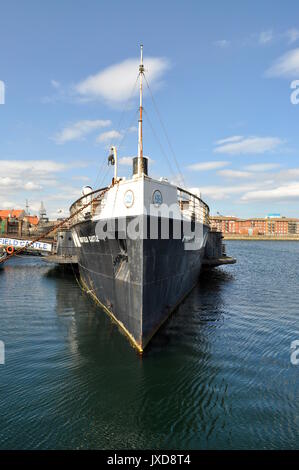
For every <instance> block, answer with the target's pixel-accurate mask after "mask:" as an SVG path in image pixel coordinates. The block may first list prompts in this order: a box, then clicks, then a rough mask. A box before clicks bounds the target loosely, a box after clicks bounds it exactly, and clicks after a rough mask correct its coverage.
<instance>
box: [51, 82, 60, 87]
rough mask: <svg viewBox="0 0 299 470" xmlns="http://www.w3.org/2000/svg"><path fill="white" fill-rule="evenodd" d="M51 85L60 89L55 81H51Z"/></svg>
mask: <svg viewBox="0 0 299 470" xmlns="http://www.w3.org/2000/svg"><path fill="white" fill-rule="evenodd" d="M51 85H52V87H53V88H60V83H59V82H58V81H57V80H51Z"/></svg>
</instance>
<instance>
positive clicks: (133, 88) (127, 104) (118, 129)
mask: <svg viewBox="0 0 299 470" xmlns="http://www.w3.org/2000/svg"><path fill="white" fill-rule="evenodd" d="M138 79H139V74H138V75H137V77H136V80H135V82H134V85H133V87H132V89H131V91H130V94H129V97H128V99H127V100H126V101H125V104H124V106H123V109H122V112H121V115H120V118H119V121H118V124H117V126H116V132H117V133H120V127H121V124H122V121H123V118H124V116H125V113H126V112H127V111H128V109H129V103H130V101H131V99H132V97H133V94H134V92H135V88H136V85H137V82H138ZM125 136H126V132H125V134H124V135H123V137H122V140H121V143H122V142H123V140H124V137H125ZM111 145H112V141H110V143H109V149H110V147H111ZM105 161H106V156H104V158H103V161H102V165H101V167H100V169H99V171H98V173H97V176H96V179H95V182H94V185H93V187H95V186H96V184H97V182H98V179H99V177H100V174H101V172H102V171H103V168H104V165H105Z"/></svg>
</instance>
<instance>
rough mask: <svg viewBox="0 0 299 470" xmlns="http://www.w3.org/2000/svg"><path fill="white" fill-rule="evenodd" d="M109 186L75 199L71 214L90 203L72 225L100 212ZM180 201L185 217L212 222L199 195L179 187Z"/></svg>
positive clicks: (206, 206) (207, 223)
mask: <svg viewBox="0 0 299 470" xmlns="http://www.w3.org/2000/svg"><path fill="white" fill-rule="evenodd" d="M106 189H107V188H101V189H97V190H96V191H92V192H91V193H89V194H86V195H84V196H82V197H80V199H78V200H77V201H75V202H74V203H73V204H72V205H71V207H70V214H71V215H72V214H73V213H74V212H76V211H78V210H80V209H81V208H83V207H84V206H85V205H86V204H88V203H89V202H90V205H89V206H88V207H86V208H85V209H82V211H81V212H79V213H78V214H76V215H75V216H74V218H73V219H72V222H71V225H75V224H77V223H78V222H83V221H84V220H87V219H89V218H91V217H92V216H93V215H95V214H99V213H100V212H101V211H102V209H103V208H104V206H105V203H106V198H105V197H103V198H100V197H99V196H100V195H101V193H102V192H103V191H105V190H106ZM177 195H178V203H179V206H180V209H181V212H182V215H183V217H186V218H190V219H191V220H194V221H197V222H202V223H204V224H206V225H209V224H210V220H209V215H210V209H209V206H208V205H207V204H206V203H205V202H204V201H203V200H202V199H201V198H200V197H198V196H196V195H195V194H192V193H190V192H189V191H187V190H185V189H182V188H179V187H178V188H177Z"/></svg>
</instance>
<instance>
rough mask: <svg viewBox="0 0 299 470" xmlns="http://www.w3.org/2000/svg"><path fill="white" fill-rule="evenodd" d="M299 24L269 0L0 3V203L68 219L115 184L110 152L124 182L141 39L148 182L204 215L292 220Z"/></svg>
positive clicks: (131, 150)
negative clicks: (169, 186)
mask: <svg viewBox="0 0 299 470" xmlns="http://www.w3.org/2000/svg"><path fill="white" fill-rule="evenodd" d="M298 18H299V4H296V3H295V2H289V3H286V2H283V1H275V2H273V0H272V1H268V0H263V2H260V1H256V0H250V1H248V0H243V1H242V2H240V1H234V0H229V1H227V2H223V1H220V0H219V1H216V0H210V1H209V2H199V1H197V0H184V1H181V0H180V1H179V0H163V1H161V0H160V1H157V0H151V1H150V2H146V1H141V0H138V1H136V0H127V1H122V0H109V1H106V0H84V1H82V0H76V2H74V1H71V0H51V1H49V0H48V1H43V2H41V1H40V0H27V1H26V2H24V1H22V0H19V1H16V0H10V1H9V2H6V1H4V0H0V103H3V102H4V103H3V104H0V208H6V209H10V208H24V207H25V204H26V200H28V203H29V207H30V211H31V213H36V212H37V211H38V209H39V206H40V203H41V201H43V202H44V205H45V207H46V210H47V213H48V215H49V216H50V217H57V216H61V215H66V214H67V212H68V207H69V206H70V204H71V203H72V202H73V201H74V200H75V199H76V198H77V197H80V196H81V191H82V187H83V186H85V185H89V186H91V187H92V188H94V189H96V188H97V187H102V186H105V185H107V184H109V182H110V181H111V177H112V173H113V169H112V168H111V167H108V166H107V157H108V154H109V147H110V145H111V144H114V145H116V147H117V149H118V158H119V176H125V177H127V178H128V177H130V175H131V166H132V165H131V159H132V157H133V156H136V155H137V126H138V105H139V102H138V86H137V83H136V79H137V76H138V64H139V54H140V52H139V45H140V44H141V43H142V44H143V45H144V65H145V74H146V77H147V80H148V83H149V87H150V90H151V91H149V90H148V88H147V85H146V84H145V95H144V154H145V155H146V156H148V157H149V159H150V160H149V174H150V175H151V176H152V177H154V178H159V177H161V176H163V177H166V178H168V179H169V181H172V182H175V183H177V184H180V185H183V186H185V187H187V188H196V190H197V191H198V190H199V191H200V193H201V195H202V198H203V199H204V200H205V201H206V202H208V204H209V206H210V211H211V213H212V214H216V213H220V214H223V215H235V216H239V217H244V218H245V217H264V216H266V215H267V214H269V213H280V214H281V215H283V216H292V217H299V207H298V200H299V158H298V157H299V132H298V128H299V104H298V103H297V101H298V102H299V20H298ZM296 80H298V82H296ZM4 86H5V90H4ZM297 88H298V93H297V91H296V90H297ZM152 96H153V99H152ZM1 97H2V98H1ZM157 110H158V112H157ZM165 131H166V132H165Z"/></svg>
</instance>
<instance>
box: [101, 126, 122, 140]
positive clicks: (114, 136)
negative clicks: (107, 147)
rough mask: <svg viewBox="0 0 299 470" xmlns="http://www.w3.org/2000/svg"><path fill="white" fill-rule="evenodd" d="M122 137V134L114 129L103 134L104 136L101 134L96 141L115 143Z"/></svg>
mask: <svg viewBox="0 0 299 470" xmlns="http://www.w3.org/2000/svg"><path fill="white" fill-rule="evenodd" d="M121 137H122V133H121V132H119V131H116V130H114V129H112V130H111V131H107V132H103V133H102V134H100V135H99V136H98V137H97V139H96V141H97V142H111V143H112V142H113V141H115V140H118V139H120V138H121Z"/></svg>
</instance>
